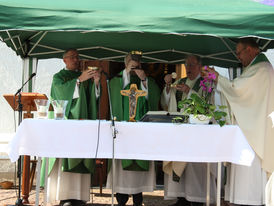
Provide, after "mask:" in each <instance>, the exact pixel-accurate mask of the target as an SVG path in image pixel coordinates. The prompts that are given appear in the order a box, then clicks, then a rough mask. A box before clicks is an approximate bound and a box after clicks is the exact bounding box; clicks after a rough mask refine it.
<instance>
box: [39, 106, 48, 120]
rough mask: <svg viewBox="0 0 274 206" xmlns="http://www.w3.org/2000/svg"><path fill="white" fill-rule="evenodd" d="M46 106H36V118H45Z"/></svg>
mask: <svg viewBox="0 0 274 206" xmlns="http://www.w3.org/2000/svg"><path fill="white" fill-rule="evenodd" d="M47 112H48V107H47V106H39V107H38V113H37V114H38V118H47Z"/></svg>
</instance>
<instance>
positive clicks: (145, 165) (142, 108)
mask: <svg viewBox="0 0 274 206" xmlns="http://www.w3.org/2000/svg"><path fill="white" fill-rule="evenodd" d="M122 75H123V71H122V72H120V73H119V76H117V77H114V78H113V79H111V81H110V98H111V102H112V112H113V116H114V117H116V118H117V120H118V121H128V120H129V99H128V97H127V96H122V95H121V93H120V91H121V90H128V89H129V87H130V84H131V83H135V84H137V87H138V89H140V88H141V81H140V79H139V78H135V77H131V83H130V84H128V85H127V86H126V87H125V88H123V78H122ZM147 79H148V80H147V82H148V99H146V98H145V97H139V98H138V101H137V108H136V117H135V120H139V119H141V118H142V116H143V115H144V114H146V113H147V112H148V111H157V110H158V104H159V100H160V89H159V87H158V86H157V84H156V83H155V81H154V80H153V79H152V78H151V77H148V78H147ZM132 80H133V81H132ZM108 165H109V168H110V166H111V161H109V164H108ZM122 167H123V169H125V170H134V171H148V170H149V161H145V160H122Z"/></svg>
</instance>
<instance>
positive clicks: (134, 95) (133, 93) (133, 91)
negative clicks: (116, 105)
mask: <svg viewBox="0 0 274 206" xmlns="http://www.w3.org/2000/svg"><path fill="white" fill-rule="evenodd" d="M121 95H123V96H128V98H129V121H130V122H136V121H135V119H134V118H135V116H136V109H137V100H138V98H139V97H143V96H146V95H147V92H146V91H143V90H138V88H137V85H136V84H131V85H130V88H129V90H121Z"/></svg>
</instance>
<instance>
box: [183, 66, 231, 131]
mask: <svg viewBox="0 0 274 206" xmlns="http://www.w3.org/2000/svg"><path fill="white" fill-rule="evenodd" d="M203 69H204V70H207V67H206V66H205V67H204V68H203ZM215 79H216V76H215V74H214V73H210V72H209V73H208V75H207V76H206V77H204V79H203V80H201V82H200V87H201V88H202V95H201V96H199V95H198V94H196V93H192V94H191V95H190V98H188V99H185V100H182V101H179V102H178V107H179V108H180V109H183V114H187V115H191V114H192V115H194V117H196V118H198V119H200V118H201V115H204V116H206V117H208V118H210V119H211V118H213V119H214V120H215V121H216V122H217V123H218V124H219V125H220V126H223V125H224V124H225V120H224V117H225V116H226V115H227V114H226V112H224V111H222V110H223V109H224V108H226V107H225V106H219V107H218V108H217V107H216V106H215V105H214V104H213V103H212V96H213V91H214V85H215V84H214V81H215Z"/></svg>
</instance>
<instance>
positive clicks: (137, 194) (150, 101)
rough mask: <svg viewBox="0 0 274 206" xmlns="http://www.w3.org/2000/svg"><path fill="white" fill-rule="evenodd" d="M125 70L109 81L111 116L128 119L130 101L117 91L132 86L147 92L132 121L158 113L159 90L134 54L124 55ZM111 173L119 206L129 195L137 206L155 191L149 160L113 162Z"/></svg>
mask: <svg viewBox="0 0 274 206" xmlns="http://www.w3.org/2000/svg"><path fill="white" fill-rule="evenodd" d="M125 67H126V68H125V69H124V70H123V71H121V72H120V73H119V74H118V76H116V77H114V78H112V79H111V81H110V96H111V102H112V111H113V116H114V117H116V118H117V120H118V121H128V120H129V98H128V97H127V96H122V95H121V93H120V91H121V90H128V89H129V87H130V85H131V84H132V83H134V84H136V85H137V87H138V89H139V90H144V91H147V96H145V97H139V98H138V102H137V111H136V117H135V120H139V119H140V118H141V117H142V116H143V115H144V114H145V113H146V112H147V111H157V110H158V106H159V99H160V90H159V88H158V86H157V84H156V82H155V81H154V79H152V78H151V77H147V76H146V74H145V72H144V70H142V69H141V64H140V59H139V58H137V57H136V56H135V55H134V54H132V53H129V54H128V55H126V57H125ZM136 124H138V123H136ZM140 129H141V128H140ZM129 135H130V134H129ZM114 174H115V175H114V177H113V178H114V191H115V192H116V199H117V201H118V205H119V206H124V205H125V204H126V202H127V200H128V198H129V194H132V195H133V202H134V205H135V206H140V205H142V201H143V197H142V192H150V191H153V189H154V186H155V168H154V162H152V161H143V160H115V172H114ZM111 176H112V172H109V174H108V181H107V187H109V188H111Z"/></svg>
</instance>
